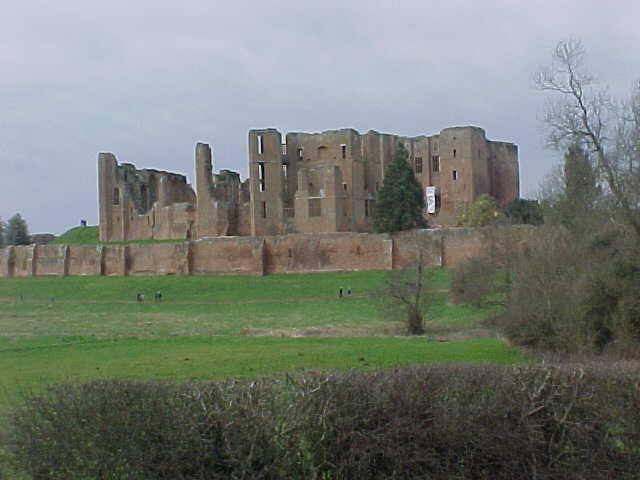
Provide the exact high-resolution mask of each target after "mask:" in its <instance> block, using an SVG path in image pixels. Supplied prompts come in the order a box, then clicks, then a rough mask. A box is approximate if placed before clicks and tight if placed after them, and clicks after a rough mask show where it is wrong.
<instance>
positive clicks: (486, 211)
mask: <svg viewBox="0 0 640 480" xmlns="http://www.w3.org/2000/svg"><path fill="white" fill-rule="evenodd" d="M502 218H503V215H502V212H500V209H499V208H498V204H497V203H496V200H495V198H493V197H491V196H490V195H486V194H484V195H480V196H479V197H478V198H477V199H476V201H474V202H473V203H472V204H470V205H469V206H468V207H467V208H466V209H465V210H464V212H462V217H461V221H462V225H464V226H465V227H483V226H485V225H489V224H491V223H496V222H498V221H500V220H501V219H502Z"/></svg>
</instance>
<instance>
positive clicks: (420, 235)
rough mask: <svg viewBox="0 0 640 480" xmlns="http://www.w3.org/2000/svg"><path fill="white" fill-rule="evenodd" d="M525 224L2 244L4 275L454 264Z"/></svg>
mask: <svg viewBox="0 0 640 480" xmlns="http://www.w3.org/2000/svg"><path fill="white" fill-rule="evenodd" d="M534 233H535V228H534V227H530V226H514V227H503V228H501V229H485V230H483V229H468V228H452V229H439V230H414V231H409V232H401V233H397V234H395V235H392V236H389V235H386V234H362V233H350V232H342V233H325V234H292V235H280V236H266V237H213V238H207V239H202V240H196V241H191V242H189V241H185V242H179V243H152V244H128V245H97V246H91V245H70V246H64V245H47V246H37V247H36V246H33V245H30V246H20V247H8V248H6V249H4V250H0V276H1V277H12V276H15V277H27V276H32V275H59V276H62V275H188V274H223V273H247V274H254V275H263V274H270V273H294V272H296V273H302V272H326V271H355V270H389V269H392V268H407V267H411V266H413V265H415V264H416V260H417V257H418V251H419V250H422V251H423V252H424V255H425V257H424V258H425V261H426V265H428V266H432V267H434V266H446V267H453V266H455V265H458V264H459V263H460V262H462V261H464V260H466V259H468V258H470V257H473V256H477V255H480V254H481V253H488V254H490V255H494V256H503V257H504V256H507V255H510V254H515V253H517V252H521V251H523V250H524V249H525V248H526V245H527V244H528V243H530V242H531V241H533V240H532V236H533V234H534Z"/></svg>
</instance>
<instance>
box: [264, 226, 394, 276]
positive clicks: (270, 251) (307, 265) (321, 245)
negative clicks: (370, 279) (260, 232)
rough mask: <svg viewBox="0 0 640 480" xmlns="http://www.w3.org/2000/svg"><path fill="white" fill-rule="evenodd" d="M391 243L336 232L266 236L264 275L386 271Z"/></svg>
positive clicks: (378, 237) (375, 237) (386, 239)
mask: <svg viewBox="0 0 640 480" xmlns="http://www.w3.org/2000/svg"><path fill="white" fill-rule="evenodd" d="M391 256H392V244H391V239H390V238H389V237H388V236H386V235H368V234H358V233H337V234H323V235H309V234H296V235H282V236H276V237H265V272H266V273H287V272H321V271H341V270H344V271H353V270H386V269H390V268H391Z"/></svg>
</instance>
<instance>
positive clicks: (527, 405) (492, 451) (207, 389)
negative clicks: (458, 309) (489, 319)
mask: <svg viewBox="0 0 640 480" xmlns="http://www.w3.org/2000/svg"><path fill="white" fill-rule="evenodd" d="M639 381H640V372H639V370H638V369H636V368H631V367H625V366H620V364H618V365H613V366H609V367H601V366H587V367H583V368H577V367H575V368H552V367H540V366H527V367H517V368H513V367H499V366H493V365H475V366H468V365H467V366H465V365H448V366H445V365H442V366H423V367H415V368H403V369H395V370H388V371H383V372H379V373H364V372H351V373H340V374H333V375H329V376H327V375H321V374H304V375H299V376H296V377H294V378H291V377H287V378H285V379H264V380H258V381H253V382H251V381H242V382H236V381H227V382H221V383H220V382H218V383H198V384H185V385H174V384H167V383H160V382H134V381H99V382H93V383H89V384H85V385H59V386H52V387H50V388H49V389H48V391H47V392H46V393H45V394H43V395H39V396H34V397H31V398H29V399H28V400H27V401H26V402H25V403H24V404H23V406H22V407H20V409H18V410H17V411H16V412H15V413H14V415H13V417H12V428H13V431H12V435H11V440H10V445H9V448H10V450H11V451H12V452H13V455H14V457H15V459H16V462H17V463H18V465H19V466H20V467H21V468H22V469H24V470H25V471H26V472H28V473H29V474H30V475H31V476H32V477H33V478H34V479H87V478H92V479H216V478H252V479H254V478H258V479H259V478H264V479H276V478H318V479H338V478H345V479H351V478H358V479H382V478H432V479H449V478H492V479H500V478H502V479H507V478H518V479H522V478H524V479H527V478H531V479H533V478H563V479H564V478H576V479H577V478H590V479H594V478H632V477H633V476H634V475H637V472H639V471H640V393H639V389H638V382H639Z"/></svg>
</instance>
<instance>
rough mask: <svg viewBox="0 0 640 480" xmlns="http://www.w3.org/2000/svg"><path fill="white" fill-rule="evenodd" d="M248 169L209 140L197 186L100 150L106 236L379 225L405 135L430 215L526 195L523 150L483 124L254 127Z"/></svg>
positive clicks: (433, 219) (435, 217) (450, 214)
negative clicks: (226, 160) (436, 128)
mask: <svg viewBox="0 0 640 480" xmlns="http://www.w3.org/2000/svg"><path fill="white" fill-rule="evenodd" d="M248 140H249V144H248V148H249V158H248V160H249V178H248V179H246V180H245V181H244V182H243V181H241V180H240V175H239V174H238V173H235V172H232V171H229V170H222V171H220V173H218V174H214V172H213V165H212V154H211V148H210V147H209V145H206V144H203V143H198V144H197V145H196V155H195V156H196V158H195V163H196V165H195V171H196V189H195V192H194V190H193V188H192V187H191V185H189V184H188V183H187V179H186V177H185V176H184V175H179V174H175V173H170V172H163V171H158V170H152V169H142V170H138V169H136V168H135V166H133V165H131V164H127V163H123V164H118V162H117V160H116V158H115V156H114V155H113V154H111V153H100V154H99V157H98V181H99V204H100V240H101V241H103V242H111V241H127V240H144V239H185V240H190V239H197V238H205V237H217V236H261V235H281V234H288V233H330V232H371V231H372V227H373V217H374V215H375V199H376V194H377V192H378V190H379V189H380V188H381V187H382V184H383V182H384V173H385V168H386V167H387V165H388V164H389V163H390V162H391V160H392V156H393V152H394V150H395V148H396V145H397V143H398V142H402V143H404V145H405V146H406V148H407V150H408V151H409V162H410V163H411V166H412V168H413V171H414V172H415V175H416V178H417V179H418V181H419V182H420V183H421V185H422V186H423V191H424V192H425V198H426V199H427V200H428V203H427V204H428V207H426V208H425V211H424V215H425V218H426V219H427V221H428V222H429V223H430V224H441V225H447V224H453V223H455V222H456V220H457V218H458V216H459V214H460V212H461V211H462V209H463V208H464V207H465V206H466V205H468V204H469V203H471V202H473V201H474V200H475V199H476V198H478V197H479V196H480V195H482V194H488V195H491V196H492V197H494V198H495V199H496V200H497V201H498V203H499V204H501V205H505V204H507V203H509V202H511V201H512V200H514V199H516V198H518V196H519V170H518V150H517V146H516V145H514V144H513V143H506V142H495V141H491V140H487V138H486V135H485V132H484V130H483V129H481V128H478V127H452V128H446V129H444V130H442V131H441V132H440V133H439V134H436V135H431V136H417V137H406V136H399V135H391V134H384V133H378V132H375V131H369V132H367V133H365V134H360V133H358V132H357V131H356V130H353V129H341V130H330V131H325V132H322V133H288V134H287V135H286V137H285V141H284V142H283V141H282V135H281V134H280V132H278V131H277V130H275V129H260V130H251V131H249V138H248Z"/></svg>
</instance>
